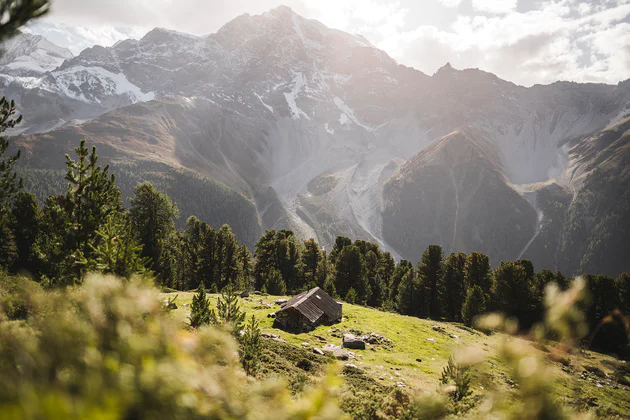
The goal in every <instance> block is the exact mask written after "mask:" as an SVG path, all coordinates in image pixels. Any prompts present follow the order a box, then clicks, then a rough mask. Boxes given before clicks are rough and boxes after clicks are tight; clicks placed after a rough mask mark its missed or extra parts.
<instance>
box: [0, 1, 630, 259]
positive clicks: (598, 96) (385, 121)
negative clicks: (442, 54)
mask: <svg viewBox="0 0 630 420" xmlns="http://www.w3.org/2000/svg"><path fill="white" fill-rule="evenodd" d="M61 67H63V68H59V69H55V70H54V71H52V72H50V73H48V74H47V76H46V81H45V82H42V83H41V84H40V85H38V86H36V87H29V86H30V85H22V86H19V83H13V84H11V85H9V87H8V88H7V89H5V93H6V94H17V98H16V99H18V104H19V105H20V106H21V109H22V110H23V112H24V114H25V118H26V121H25V122H26V124H25V127H23V128H22V130H23V132H24V133H30V134H34V135H28V136H23V137H21V138H20V139H18V143H19V144H20V145H21V146H23V147H26V148H27V149H28V150H31V151H32V153H30V154H28V155H29V157H28V159H29V162H30V163H29V164H32V165H39V164H44V163H41V162H40V163H37V162H38V157H37V156H36V155H37V149H38V148H42V147H44V148H45V149H46V150H48V148H54V147H57V146H58V147H59V148H60V149H64V150H67V148H68V147H70V144H69V143H68V142H67V141H64V140H63V138H67V139H74V138H79V137H81V136H87V137H88V138H89V139H90V140H91V141H93V142H95V143H96V144H97V145H99V147H105V148H108V149H111V150H112V153H111V158H114V159H116V158H118V159H120V158H125V159H140V160H142V159H145V160H146V159H148V160H151V159H153V160H157V161H161V162H167V163H168V164H169V165H173V166H176V167H177V166H181V167H186V168H191V169H193V170H195V171H197V172H199V173H202V174H204V175H205V176H209V177H211V178H215V179H217V180H219V181H220V182H222V183H224V184H226V185H228V186H229V187H230V188H233V189H235V190H236V191H239V192H240V193H241V194H243V195H245V196H246V197H248V198H249V199H252V200H254V201H255V202H256V203H257V206H258V212H259V217H260V219H261V220H264V223H263V227H264V228H277V229H281V228H290V229H294V230H295V231H296V232H297V233H298V234H299V235H300V236H301V237H304V238H306V237H309V236H314V237H317V239H319V241H320V243H321V244H322V245H324V246H325V247H327V246H328V247H329V246H331V244H332V242H333V241H334V237H335V236H336V235H347V236H351V237H353V238H360V239H366V240H370V241H375V242H378V243H379V244H380V245H382V246H384V247H385V248H387V249H389V250H390V251H392V252H393V253H394V254H395V255H397V256H399V257H404V258H408V259H411V258H415V257H417V256H416V255H415V254H418V253H420V252H421V249H423V248H418V246H419V245H414V246H412V247H407V246H403V245H402V244H401V243H397V242H396V241H395V240H394V239H393V238H394V237H395V235H396V234H398V233H395V232H399V230H402V229H397V228H396V229H394V231H391V230H389V229H391V228H392V226H394V225H392V224H388V223H384V220H385V219H387V218H388V217H389V216H387V212H388V211H389V210H392V207H391V206H390V207H387V205H391V203H403V202H406V201H405V200H402V199H400V198H395V197H394V196H393V195H392V194H393V193H392V192H391V191H390V192H389V193H388V194H385V195H386V196H387V199H385V196H384V193H383V188H384V187H385V186H386V185H387V184H388V182H389V181H391V180H395V179H398V178H403V179H404V178H405V177H407V178H408V179H409V178H414V176H415V175H414V172H415V171H419V172H423V171H425V170H429V169H428V168H430V167H431V164H430V163H431V162H421V164H420V163H418V164H417V165H416V166H413V165H412V166H410V163H409V162H413V161H414V159H416V161H417V158H418V154H420V155H422V154H423V153H424V155H423V156H426V152H427V150H429V151H430V150H433V149H427V147H429V148H436V147H438V146H439V145H440V144H441V143H440V142H441V141H442V140H441V139H444V138H447V139H448V138H449V137H448V136H449V135H451V136H452V134H451V133H453V132H454V131H457V130H459V131H458V132H459V133H465V136H464V137H462V138H463V139H464V140H462V141H463V143H462V145H463V146H462V147H464V149H466V150H473V151H477V152H478V153H482V154H485V155H486V158H485V160H484V161H483V163H482V164H479V165H478V166H476V167H473V168H472V169H470V168H469V170H472V171H473V172H471V174H472V175H470V176H469V177H470V178H471V179H478V180H482V181H483V182H485V181H484V180H486V179H487V180H488V184H487V185H486V184H484V188H485V189H484V191H485V193H484V194H485V196H486V197H491V196H492V195H493V194H497V196H496V199H497V200H495V201H499V202H500V201H501V200H502V199H504V201H505V200H507V201H506V202H510V203H513V204H512V205H508V206H507V208H509V209H512V210H514V211H517V210H518V212H521V214H522V216H519V217H520V218H519V217H517V219H518V220H521V222H518V223H514V225H515V226H516V225H518V226H519V227H520V231H519V232H521V233H519V234H518V235H516V236H517V237H518V238H519V239H518V240H515V241H514V246H507V247H506V246H498V247H497V248H496V249H495V248H493V249H495V250H494V251H491V252H490V251H489V253H490V254H491V255H490V256H491V257H492V259H493V262H495V263H498V261H499V260H500V259H503V258H506V259H514V258H516V257H518V256H519V254H522V253H525V254H526V255H527V253H528V252H529V251H528V247H526V245H527V243H528V242H530V241H531V242H534V241H535V240H537V238H538V236H539V235H540V230H541V229H542V223H543V222H541V221H540V220H541V217H542V216H540V212H541V210H540V209H538V208H536V207H537V205H536V199H535V196H536V194H538V193H537V192H536V191H537V190H536V191H530V190H531V188H530V187H527V186H528V185H534V184H539V183H543V184H544V183H553V182H556V183H558V184H559V185H561V186H563V187H566V188H569V187H571V185H572V184H571V182H570V176H569V175H568V173H567V170H568V168H570V167H572V166H574V165H575V162H576V161H579V160H580V159H582V156H581V152H580V149H579V148H577V149H576V148H575V146H576V145H577V144H580V142H582V141H584V139H586V138H588V137H589V136H592V135H593V133H598V132H600V131H601V130H604V129H605V128H606V127H607V126H609V125H611V124H613V123H614V122H615V121H618V120H623V118H624V116H625V115H627V114H628V110H629V109H630V106H628V105H629V104H630V82H624V83H619V84H618V85H617V86H614V85H600V84H576V83H572V82H568V83H563V82H559V83H556V84H552V85H545V86H542V85H536V86H533V87H530V88H526V87H522V86H518V85H516V84H514V83H511V82H508V81H504V80H501V79H500V78H498V77H497V76H495V75H492V74H491V73H486V72H483V71H481V70H475V69H468V70H455V69H453V68H452V67H451V66H450V65H447V66H445V67H443V68H442V69H440V70H438V71H437V72H436V73H435V74H434V75H433V76H427V75H425V74H424V73H422V72H419V71H417V70H414V69H411V68H408V67H405V66H402V65H400V64H398V63H397V62H396V61H395V60H393V59H392V58H391V57H389V56H388V55H387V54H386V53H385V52H383V51H380V50H378V49H377V48H375V47H374V46H372V45H371V44H369V43H368V44H366V43H365V41H364V39H363V38H361V37H357V36H354V35H350V34H345V33H343V32H341V31H338V30H335V29H329V28H326V27H325V26H324V25H323V24H321V23H319V22H317V21H313V20H310V19H305V18H303V17H301V16H299V15H297V14H295V13H294V12H292V11H291V10H290V9H288V8H279V9H274V10H272V11H270V12H267V13H265V14H262V15H255V16H251V15H242V16H239V17H237V18H236V19H234V20H233V21H231V22H229V23H227V24H226V25H224V26H223V27H222V28H221V29H220V30H219V31H217V32H216V33H214V34H210V35H207V36H203V37H199V36H193V35H187V34H181V33H177V32H174V31H169V30H162V29H154V30H152V31H151V32H149V33H148V34H147V35H145V36H144V37H143V38H142V39H140V40H126V41H122V42H120V43H118V44H117V45H116V46H113V47H109V48H104V47H94V48H92V49H87V50H84V51H83V52H82V53H81V54H79V55H78V56H76V57H74V58H71V59H68V60H66V61H65V62H64V63H63V65H62V66H61ZM79 82H80V83H79ZM73 86H74V87H73ZM47 89H48V90H47ZM147 95H148V96H147ZM147 99H150V100H149V101H146V100H147ZM39 105H42V107H41V108H38V106H39ZM33 116H35V118H34V117H33ZM77 119H82V120H87V121H86V122H83V124H82V125H79V126H74V125H75V124H76V122H77ZM60 127H65V128H60ZM51 129H53V131H50V130H51ZM55 129H56V130H57V131H55ZM46 131H50V133H48V134H44V135H42V134H36V133H38V132H46ZM445 136H446V137H445ZM480 150H481V151H480ZM624 150H625V149H624ZM440 153H443V152H440ZM445 156H446V155H445ZM448 156H450V157H448V159H455V158H456V157H457V156H458V155H457V154H452V156H451V155H448ZM405 162H406V163H405ZM458 162H459V163H458V165H459V166H461V167H463V166H462V165H463V163H462V162H460V161H458ZM445 165H446V166H444V168H447V167H449V165H448V164H445ZM450 166H452V165H450ZM401 168H402V169H401ZM405 168H407V169H405ZM409 168H411V169H409ZM442 172H444V171H442ZM448 172H449V171H446V172H444V173H443V176H444V177H446V178H445V180H442V181H444V182H446V184H444V186H443V187H444V188H451V187H449V186H448V183H452V184H454V185H457V182H459V183H460V184H461V185H464V184H463V182H464V181H465V180H466V179H465V178H466V177H465V176H464V175H462V174H463V173H464V172H465V171H463V172H462V174H458V173H453V174H452V175H453V178H454V179H455V182H451V181H452V180H451V179H450V178H451V174H450V173H448ZM455 172H457V171H455ZM440 173H441V172H440ZM484 173H487V174H490V173H492V174H494V175H492V176H490V175H482V174H484ZM403 174H404V176H403ZM461 176H464V178H459V177H461ZM488 176H489V178H487V177H488ZM414 179H415V178H414ZM442 181H438V180H436V181H435V184H431V185H425V186H424V187H422V188H429V189H438V188H439V186H440V184H441V182H442ZM406 185H407V184H406ZM521 186H523V187H521ZM574 187H575V188H574V190H575V191H574V194H577V192H578V191H579V188H580V186H579V185H575V186H574ZM409 188H411V187H409ZM422 188H421V189H420V190H418V192H420V191H421V190H422ZM455 189H457V188H455ZM403 190H405V189H401V190H400V191H403ZM412 190H413V191H415V190H414V189H413V188H411V189H410V190H409V191H412ZM493 191H494V192H493ZM449 196H450V197H451V198H452V197H456V196H457V194H450V195H449ZM517 196H518V197H521V198H518V197H517ZM462 197H463V198H465V199H466V200H472V199H473V198H474V197H468V196H466V195H463V196H462ZM451 198H449V199H448V200H451ZM445 199H446V198H445ZM497 206H498V204H497V205H495V206H494V207H487V208H486V213H488V212H494V211H497V209H498V208H500V206H499V207H497ZM412 208H413V207H412ZM269 209H274V210H273V211H268V210H269ZM388 209H389V210H388ZM478 210H479V209H477V211H475V212H473V211H470V212H469V211H467V208H466V207H465V205H464V206H463V207H462V216H458V217H455V218H453V217H451V218H450V219H451V220H455V221H456V222H455V223H454V224H455V225H456V226H459V229H458V231H459V233H457V234H454V233H453V230H454V229H453V227H452V226H446V225H445V226H443V227H442V228H437V227H436V229H437V230H438V231H443V232H447V231H448V232H450V234H449V235H447V234H446V233H444V234H441V235H439V236H440V237H442V236H444V238H446V237H447V236H450V237H451V239H450V241H446V239H442V240H443V241H444V243H445V244H446V245H445V248H446V249H447V250H451V249H452V250H462V249H466V250H468V249H469V248H470V247H472V245H471V244H473V243H479V244H482V243H488V242H489V241H496V242H497V244H502V243H504V241H505V238H507V237H509V236H512V237H514V235H513V234H507V233H506V232H508V231H509V229H508V230H505V232H504V236H502V237H501V238H497V236H496V234H495V233H491V232H494V230H493V227H492V226H486V225H484V224H483V223H481V222H480V221H479V220H478V219H479V218H478V217H477V216H478V215H479V214H480V213H479V212H478ZM512 210H510V211H512ZM449 211H450V210H449ZM504 211H508V210H505V209H504ZM427 214H433V213H431V212H430V211H429V212H428V213H427ZM474 214H476V215H477V216H475V217H472V216H470V217H472V218H467V217H468V216H466V215H474ZM488 214H489V213H488ZM537 215H538V216H537ZM425 216H426V215H421V217H418V219H422V220H423V223H425V224H427V225H428V226H438V225H440V224H441V223H442V224H443V223H446V222H445V221H441V219H439V217H438V215H437V213H435V214H434V216H431V217H425ZM409 217H410V219H409V220H406V221H405V223H407V224H408V223H413V217H415V216H414V213H413V211H411V213H410V216H409ZM497 217H499V216H497ZM390 219H391V217H390ZM505 219H506V220H508V219H510V217H506V218H505ZM510 220H511V219H510ZM390 221H391V220H390ZM506 223H507V222H506ZM468 224H473V225H475V226H477V227H478V228H479V229H478V232H476V233H475V232H473V230H474V229H472V228H471V229H472V230H470V232H468V233H467V235H468V236H467V237H466V238H468V239H465V238H464V237H461V238H460V237H459V236H458V235H462V234H463V233H462V232H464V231H463V230H462V228H461V227H462V226H467V225H468ZM482 225H484V226H486V227H485V228H483V229H482V228H480V227H479V226H482ZM403 227H404V226H403ZM512 228H514V226H512V227H511V228H510V229H512ZM506 229H507V228H506ZM429 230H432V229H429ZM475 235H476V236H478V238H477V239H479V240H476V242H475V241H473V239H471V238H473V237H475ZM542 235H543V236H545V233H543V234H542ZM558 235H561V233H557V232H556V233H554V237H557V236H558ZM429 236H430V235H429ZM453 237H455V240H453V239H452V238H453ZM545 237H546V236H545ZM427 240H428V239H427V238H426V237H425V238H424V239H423V238H420V240H419V241H416V240H412V241H410V242H409V243H410V244H411V243H416V244H424V243H425V242H426V241H427ZM392 242H394V243H392ZM456 243H457V244H458V245H457V246H455V245H454V244H456ZM472 250H477V249H472ZM536 258H538V257H536ZM540 260H541V261H542V260H544V259H540ZM544 264H548V263H547V262H545V263H544ZM554 264H555V263H554ZM545 268H546V267H545ZM550 268H551V267H550Z"/></svg>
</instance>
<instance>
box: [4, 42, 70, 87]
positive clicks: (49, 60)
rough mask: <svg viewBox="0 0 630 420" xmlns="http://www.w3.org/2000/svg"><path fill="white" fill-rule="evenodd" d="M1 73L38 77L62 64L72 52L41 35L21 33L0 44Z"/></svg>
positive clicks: (8, 75) (5, 75)
mask: <svg viewBox="0 0 630 420" xmlns="http://www.w3.org/2000/svg"><path fill="white" fill-rule="evenodd" d="M0 49H1V50H2V52H3V54H0V69H1V70H0V74H2V76H4V77H5V78H7V77H10V76H13V77H38V76H41V75H42V74H44V73H46V72H47V71H52V70H54V69H56V68H57V67H59V66H61V64H63V62H64V61H65V60H67V59H70V58H72V57H73V54H72V52H70V50H68V49H66V48H62V47H60V46H58V45H55V44H53V43H52V42H50V41H48V40H47V39H46V38H44V37H42V36H39V35H32V34H27V33H21V34H18V35H17V36H15V37H13V38H11V39H10V40H8V41H7V42H5V43H4V44H3V45H2V46H0Z"/></svg>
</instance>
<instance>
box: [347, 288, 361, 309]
mask: <svg viewBox="0 0 630 420" xmlns="http://www.w3.org/2000/svg"><path fill="white" fill-rule="evenodd" d="M358 300H359V295H358V294H357V292H356V290H354V288H353V287H351V288H350V290H348V293H346V298H345V301H346V302H347V303H350V304H352V305H354V304H355V303H357V302H358Z"/></svg>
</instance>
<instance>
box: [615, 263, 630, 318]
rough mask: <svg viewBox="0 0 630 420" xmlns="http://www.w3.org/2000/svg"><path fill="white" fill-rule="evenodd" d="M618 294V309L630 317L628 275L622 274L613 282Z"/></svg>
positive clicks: (629, 274)
mask: <svg viewBox="0 0 630 420" xmlns="http://www.w3.org/2000/svg"><path fill="white" fill-rule="evenodd" d="M615 285H616V286H617V292H618V294H619V309H620V310H621V312H623V313H624V315H626V316H627V317H630V273H622V274H620V275H619V277H617V280H615Z"/></svg>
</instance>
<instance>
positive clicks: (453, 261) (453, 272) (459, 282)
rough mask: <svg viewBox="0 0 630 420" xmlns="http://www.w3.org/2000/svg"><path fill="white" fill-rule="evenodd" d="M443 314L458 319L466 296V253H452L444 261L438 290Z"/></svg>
mask: <svg viewBox="0 0 630 420" xmlns="http://www.w3.org/2000/svg"><path fill="white" fill-rule="evenodd" d="M438 295H439V300H440V305H441V306H442V308H444V315H445V316H446V317H447V318H448V319H449V320H451V321H459V320H460V319H461V314H462V305H463V304H464V299H465V298H466V255H465V254H455V253H452V254H451V255H449V256H448V258H447V259H446V261H445V262H444V273H443V277H442V281H441V282H440V289H439V290H438Z"/></svg>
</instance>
